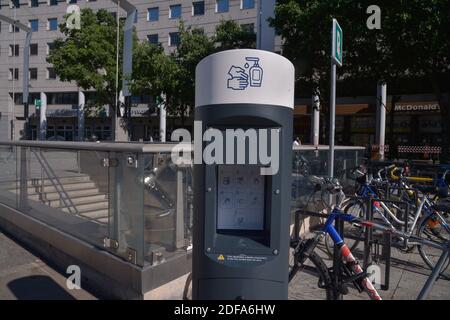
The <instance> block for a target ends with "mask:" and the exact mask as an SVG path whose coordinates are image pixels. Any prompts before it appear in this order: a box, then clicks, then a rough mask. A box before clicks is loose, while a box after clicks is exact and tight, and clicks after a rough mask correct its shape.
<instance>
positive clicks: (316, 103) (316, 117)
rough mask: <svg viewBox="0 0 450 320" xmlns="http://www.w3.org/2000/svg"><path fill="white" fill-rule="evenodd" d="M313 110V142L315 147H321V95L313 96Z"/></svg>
mask: <svg viewBox="0 0 450 320" xmlns="http://www.w3.org/2000/svg"><path fill="white" fill-rule="evenodd" d="M311 105H312V110H311V129H312V130H311V142H312V144H313V145H315V146H318V145H319V126H320V99H319V95H317V94H313V96H312V103H311Z"/></svg>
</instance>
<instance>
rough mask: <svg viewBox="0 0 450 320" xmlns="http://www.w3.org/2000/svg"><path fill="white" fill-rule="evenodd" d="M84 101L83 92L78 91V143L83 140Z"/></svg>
mask: <svg viewBox="0 0 450 320" xmlns="http://www.w3.org/2000/svg"><path fill="white" fill-rule="evenodd" d="M85 103H86V99H85V96H84V92H83V91H78V137H77V140H78V141H83V140H84V105H85Z"/></svg>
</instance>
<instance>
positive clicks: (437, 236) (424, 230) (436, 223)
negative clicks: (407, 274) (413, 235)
mask: <svg viewBox="0 0 450 320" xmlns="http://www.w3.org/2000/svg"><path fill="white" fill-rule="evenodd" d="M441 217H442V218H443V219H445V220H446V223H447V224H449V223H450V219H449V215H448V214H447V215H445V214H442V215H441ZM417 236H419V237H420V238H424V239H427V240H432V241H436V242H441V243H445V242H448V241H450V233H449V232H448V230H447V229H445V228H444V227H443V225H442V223H441V220H440V218H439V217H438V216H437V215H436V214H432V215H429V216H426V217H424V219H423V220H422V222H421V223H420V224H419V229H418V230H417ZM417 248H418V249H419V254H420V256H421V257H422V259H423V261H424V262H425V263H426V264H427V266H428V267H429V268H431V269H433V268H434V266H435V265H436V263H437V261H438V260H439V257H440V256H441V254H442V251H441V250H439V249H436V248H433V247H430V246H427V245H422V244H418V245H417ZM449 264H450V259H449V258H447V261H446V262H445V263H444V266H443V268H442V271H441V276H443V277H444V278H446V279H450V270H449V268H448V265H449Z"/></svg>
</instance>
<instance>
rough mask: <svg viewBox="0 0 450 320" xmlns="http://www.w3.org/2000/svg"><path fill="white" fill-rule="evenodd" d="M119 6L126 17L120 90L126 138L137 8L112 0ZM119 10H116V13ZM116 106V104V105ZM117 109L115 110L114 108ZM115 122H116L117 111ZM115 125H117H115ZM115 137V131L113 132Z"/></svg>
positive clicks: (120, 0)
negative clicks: (129, 83) (123, 101)
mask: <svg viewBox="0 0 450 320" xmlns="http://www.w3.org/2000/svg"><path fill="white" fill-rule="evenodd" d="M112 1H113V2H114V3H116V4H117V5H118V6H119V7H120V8H122V9H123V10H125V12H126V13H127V18H126V20H125V28H124V30H123V37H124V38H123V69H122V70H123V80H122V92H123V96H124V97H125V115H124V116H125V117H127V120H128V121H127V123H128V128H127V129H128V139H130V137H131V136H130V135H131V93H130V91H129V88H128V82H129V78H130V77H131V74H132V72H133V25H134V23H135V22H136V19H137V9H136V7H135V6H134V5H132V4H131V3H130V2H128V1H127V0H112ZM118 14H119V12H117V15H118ZM116 108H118V106H116ZM116 111H117V110H116ZM114 117H116V121H115V123H117V120H118V119H117V112H115V115H114ZM115 127H117V125H115ZM115 133H116V134H115V137H117V131H116V132H115Z"/></svg>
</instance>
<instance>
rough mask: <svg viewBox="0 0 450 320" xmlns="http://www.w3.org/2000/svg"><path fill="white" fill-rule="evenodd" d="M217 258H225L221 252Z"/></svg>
mask: <svg viewBox="0 0 450 320" xmlns="http://www.w3.org/2000/svg"><path fill="white" fill-rule="evenodd" d="M217 260H225V257H224V256H223V254H221V255H219V256H218V257H217Z"/></svg>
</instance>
